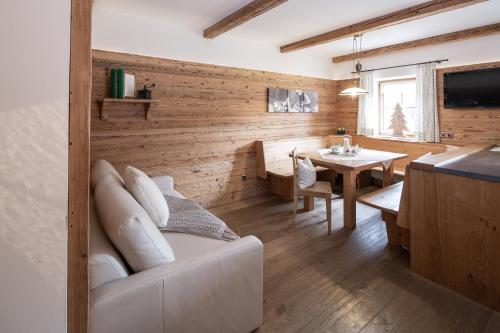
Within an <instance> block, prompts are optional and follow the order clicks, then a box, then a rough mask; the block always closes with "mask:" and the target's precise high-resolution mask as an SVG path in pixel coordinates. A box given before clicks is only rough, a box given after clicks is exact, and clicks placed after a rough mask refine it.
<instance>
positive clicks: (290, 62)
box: [92, 1, 331, 78]
mask: <svg viewBox="0 0 500 333" xmlns="http://www.w3.org/2000/svg"><path fill="white" fill-rule="evenodd" d="M107 5H108V4H107V3H106V2H105V1H96V2H95V4H94V8H93V12H92V13H93V15H92V16H93V19H92V48H94V49H101V50H108V51H118V52H125V53H133V54H141V55H148V56H154V57H160V58H168V59H177V60H185V61H193V62H199V63H206V64H214V65H222V66H232V67H238V68H248V69H256V70H266V71H271V72H280V73H287V74H297V75H305V76H312V77H321V78H330V77H331V60H330V58H329V57H324V56H317V55H310V54H304V53H294V52H291V53H286V54H282V53H280V51H279V48H278V47H276V46H272V45H270V44H269V43H265V42H260V41H258V40H255V39H244V38H235V37H231V36H228V35H225V36H224V38H215V39H205V38H203V37H202V35H201V32H202V29H198V27H193V25H192V24H189V23H188V22H186V23H185V24H179V23H178V22H176V21H175V20H169V18H168V17H165V18H163V19H160V18H158V17H155V16H153V15H150V16H145V15H142V14H141V15H139V14H137V15H132V14H130V13H126V12H121V11H120V10H121V9H120V7H119V6H109V7H107ZM145 6H146V5H145Z"/></svg>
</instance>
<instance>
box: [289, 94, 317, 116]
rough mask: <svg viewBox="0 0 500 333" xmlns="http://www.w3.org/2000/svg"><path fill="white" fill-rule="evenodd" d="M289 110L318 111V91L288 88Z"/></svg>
mask: <svg viewBox="0 0 500 333" xmlns="http://www.w3.org/2000/svg"><path fill="white" fill-rule="evenodd" d="M288 112H318V93H317V92H315V91H304V90H292V89H290V90H288Z"/></svg>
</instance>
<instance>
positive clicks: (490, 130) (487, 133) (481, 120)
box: [436, 61, 500, 145]
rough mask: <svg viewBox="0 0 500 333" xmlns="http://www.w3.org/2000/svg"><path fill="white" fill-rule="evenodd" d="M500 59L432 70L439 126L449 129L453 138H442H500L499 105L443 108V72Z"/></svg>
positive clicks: (457, 140) (465, 140) (474, 140)
mask: <svg viewBox="0 0 500 333" xmlns="http://www.w3.org/2000/svg"><path fill="white" fill-rule="evenodd" d="M499 67H500V61H497V62H490V63H482V64H474V65H466V66H455V67H446V68H439V69H437V72H436V79H437V89H438V91H437V94H438V103H439V104H438V108H439V129H440V131H441V132H452V133H453V138H452V139H447V138H443V139H441V141H442V142H443V143H448V144H463V145H464V144H471V143H491V144H494V143H497V142H500V108H498V109H445V108H444V96H443V89H444V82H443V78H444V73H450V72H461V71H468V70H475V69H483V68H499Z"/></svg>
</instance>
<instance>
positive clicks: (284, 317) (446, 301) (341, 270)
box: [211, 194, 500, 333]
mask: <svg viewBox="0 0 500 333" xmlns="http://www.w3.org/2000/svg"><path fill="white" fill-rule="evenodd" d="M300 207H301V206H300ZM332 207H333V210H334V211H333V226H332V235H331V236H328V235H327V226H326V213H325V204H324V201H323V200H320V199H317V200H316V209H315V210H314V211H312V212H307V213H301V214H299V215H298V218H297V222H296V225H295V227H293V228H290V227H289V221H290V219H291V216H292V215H291V214H292V211H291V209H292V205H291V203H289V202H285V201H282V200H281V199H279V198H278V197H276V196H274V195H271V194H269V195H266V196H263V197H258V198H253V199H247V200H244V201H241V202H238V203H235V204H230V205H225V206H221V207H216V208H213V209H211V211H212V212H213V213H214V214H216V215H217V216H219V217H220V218H221V219H223V220H224V221H226V223H227V224H228V225H229V226H230V227H231V228H232V229H233V230H234V231H236V232H237V233H238V234H239V235H241V236H245V235H255V236H257V237H258V238H259V239H261V240H262V242H263V243H264V260H265V262H264V323H263V325H262V326H261V328H260V329H259V330H257V332H342V333H343V332H425V333H431V332H491V333H492V332H500V314H498V313H496V312H493V311H491V310H489V309H487V308H485V307H483V306H482V305H479V304H477V303H474V302H472V301H470V300H468V299H466V298H464V297H462V296H460V295H458V294H456V293H454V292H451V291H449V290H447V289H444V288H442V287H440V286H438V285H436V284H433V283H431V282H429V281H427V280H425V279H423V278H420V277H419V276H417V275H415V274H413V273H411V272H410V270H409V255H408V253H406V252H405V251H403V250H401V249H399V248H393V247H390V246H388V245H387V236H386V233H385V225H384V224H383V222H382V220H381V217H380V213H379V211H378V210H375V209H373V208H370V207H368V206H364V205H361V204H359V203H358V206H357V212H358V219H357V223H358V228H357V229H356V230H355V231H348V230H345V229H344V228H342V199H341V198H336V199H334V200H333V202H332Z"/></svg>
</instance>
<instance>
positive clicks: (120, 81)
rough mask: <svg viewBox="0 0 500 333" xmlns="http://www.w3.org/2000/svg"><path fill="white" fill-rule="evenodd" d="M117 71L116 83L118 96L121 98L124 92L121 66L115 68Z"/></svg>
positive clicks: (123, 76)
mask: <svg viewBox="0 0 500 333" xmlns="http://www.w3.org/2000/svg"><path fill="white" fill-rule="evenodd" d="M116 72H117V76H118V79H117V83H118V89H117V90H118V96H117V97H118V98H123V94H124V91H125V72H124V71H123V69H122V68H120V69H117V70H116Z"/></svg>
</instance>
